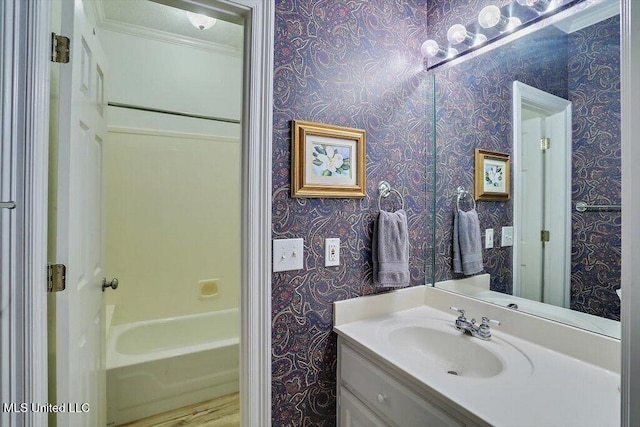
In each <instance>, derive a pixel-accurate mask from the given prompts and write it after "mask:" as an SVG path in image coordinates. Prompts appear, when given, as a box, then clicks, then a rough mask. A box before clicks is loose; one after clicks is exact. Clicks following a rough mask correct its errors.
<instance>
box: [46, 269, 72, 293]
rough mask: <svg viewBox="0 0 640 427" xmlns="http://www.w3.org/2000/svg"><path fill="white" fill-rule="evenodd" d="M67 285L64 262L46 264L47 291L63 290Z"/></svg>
mask: <svg viewBox="0 0 640 427" xmlns="http://www.w3.org/2000/svg"><path fill="white" fill-rule="evenodd" d="M66 287H67V267H66V266H65V265H64V264H47V292H48V293H51V292H60V291H64V290H65V288H66Z"/></svg>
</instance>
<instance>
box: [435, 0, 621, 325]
mask: <svg viewBox="0 0 640 427" xmlns="http://www.w3.org/2000/svg"><path fill="white" fill-rule="evenodd" d="M454 3H455V5H454ZM485 5H486V3H485V2H482V1H473V0H468V1H449V2H446V1H445V2H433V3H431V4H430V9H429V33H430V37H435V38H439V39H442V38H443V37H446V36H443V34H445V33H446V28H448V26H450V25H452V24H454V23H463V22H469V21H470V20H472V19H473V17H474V16H476V15H477V13H478V11H479V10H480V8H482V7H484V6H485ZM619 40H620V34H619V19H618V17H614V18H610V19H608V20H606V21H603V22H601V23H599V24H596V25H593V26H591V27H588V28H585V29H583V30H580V31H577V32H574V33H572V34H570V35H566V34H565V33H563V32H561V31H559V30H557V29H555V28H547V29H546V30H545V32H544V33H542V32H539V33H537V34H536V35H535V36H533V37H531V36H529V37H526V38H523V39H520V40H518V41H516V42H513V43H510V44H508V45H506V46H503V47H502V48H500V49H498V50H495V51H493V52H490V53H488V54H484V55H482V56H480V57H479V58H476V59H470V60H467V61H466V62H463V63H461V64H458V65H456V66H455V67H451V68H446V69H442V70H437V69H436V71H435V74H436V90H435V93H436V127H437V130H436V134H437V142H436V144H437V149H436V153H437V154H436V157H437V159H436V161H437V182H436V186H437V190H436V195H437V199H436V203H437V209H436V223H437V225H436V241H435V248H436V258H437V262H436V268H435V277H436V279H435V280H436V281H438V280H445V279H449V278H452V277H455V276H454V275H453V274H452V272H451V255H452V248H451V227H452V223H453V209H454V207H455V200H456V193H455V190H456V188H457V187H458V186H459V185H462V186H464V187H465V188H467V189H468V190H473V169H474V164H473V150H474V148H476V147H478V148H485V149H489V150H494V151H501V152H505V153H509V154H511V150H512V148H511V132H512V124H511V114H512V113H511V96H512V94H511V82H512V81H513V80H519V81H521V82H523V83H526V84H528V85H530V86H534V87H537V88H539V89H542V90H545V91H547V92H550V93H553V94H555V95H558V96H560V97H563V98H565V99H569V100H571V101H572V102H573V134H574V138H573V139H574V147H573V158H572V162H573V179H572V199H573V200H574V201H577V200H585V201H587V202H588V203H592V204H619V203H620V176H621V174H620V68H619ZM522 53H526V54H527V55H525V56H523V55H521V54H522ZM523 58H527V59H523ZM468 129H473V131H472V132H470V131H468ZM478 213H479V216H480V221H481V228H482V230H484V229H485V228H494V230H495V231H496V235H495V236H494V239H495V240H496V241H499V239H500V234H499V232H500V228H501V227H502V226H503V225H509V224H511V223H512V215H513V208H512V206H511V202H482V203H479V204H478ZM572 229H573V241H572V273H571V308H573V309H575V310H580V311H584V312H587V313H591V314H595V315H598V316H603V317H608V318H611V319H615V320H619V308H620V305H619V300H618V298H617V295H616V294H615V289H616V288H618V287H619V286H620V231H621V230H620V214H619V213H616V212H606V213H602V212H600V213H598V212H586V213H576V212H574V213H573V215H572ZM484 262H485V271H486V272H487V273H490V274H491V289H492V290H496V291H500V292H506V293H511V291H512V289H511V281H512V280H511V278H512V270H511V262H512V261H511V249H510V248H499V247H497V248H494V249H491V250H484Z"/></svg>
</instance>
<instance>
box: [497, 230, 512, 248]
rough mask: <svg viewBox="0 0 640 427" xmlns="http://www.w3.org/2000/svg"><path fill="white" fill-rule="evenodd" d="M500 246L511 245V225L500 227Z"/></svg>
mask: <svg viewBox="0 0 640 427" xmlns="http://www.w3.org/2000/svg"><path fill="white" fill-rule="evenodd" d="M500 246H502V247H505V246H513V226H508V227H502V234H501V240H500Z"/></svg>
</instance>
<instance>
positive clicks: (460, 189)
mask: <svg viewBox="0 0 640 427" xmlns="http://www.w3.org/2000/svg"><path fill="white" fill-rule="evenodd" d="M456 191H457V193H458V199H457V200H456V207H457V208H458V210H459V211H460V210H462V209H460V200H462V199H464V198H465V197H467V196H469V195H470V194H469V192H468V191H467V190H465V189H464V187H462V186H460V187H458V189H457V190H456ZM471 201H472V202H473V208H472V209H475V208H476V201H475V200H474V199H473V197H472V198H471Z"/></svg>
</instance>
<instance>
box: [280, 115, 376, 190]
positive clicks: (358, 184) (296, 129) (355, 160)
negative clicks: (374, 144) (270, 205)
mask: <svg viewBox="0 0 640 427" xmlns="http://www.w3.org/2000/svg"><path fill="white" fill-rule="evenodd" d="M291 128H292V132H291V133H292V135H291V196H292V197H365V196H366V186H365V131H364V130H361V129H353V128H346V127H340V126H333V125H325V124H321V123H312V122H305V121H301V120H293V122H292V125H291Z"/></svg>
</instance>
